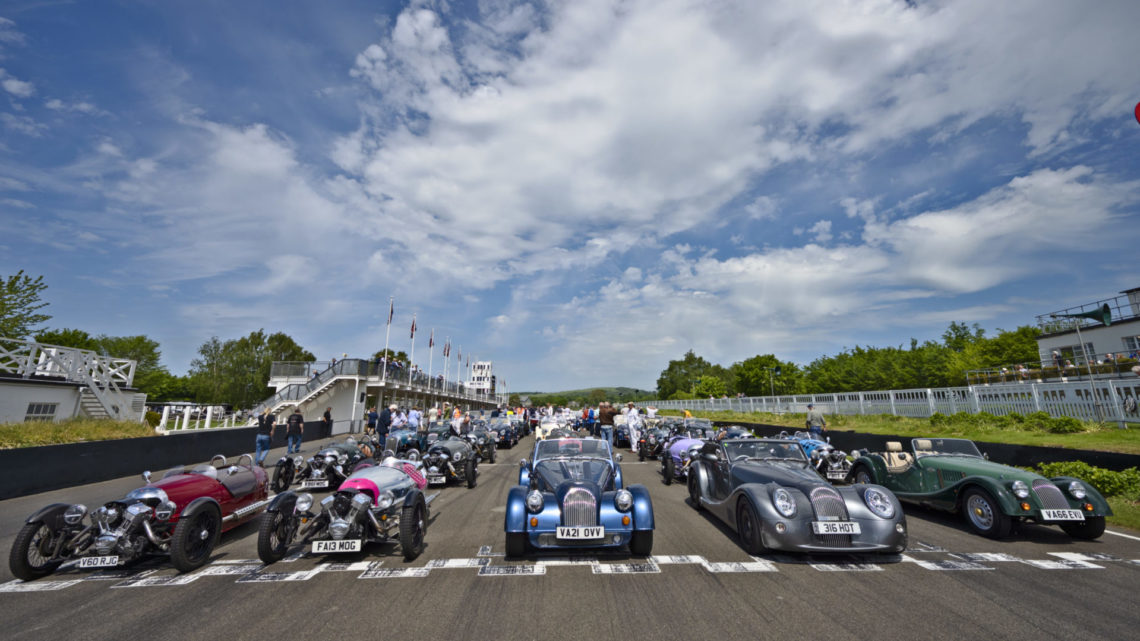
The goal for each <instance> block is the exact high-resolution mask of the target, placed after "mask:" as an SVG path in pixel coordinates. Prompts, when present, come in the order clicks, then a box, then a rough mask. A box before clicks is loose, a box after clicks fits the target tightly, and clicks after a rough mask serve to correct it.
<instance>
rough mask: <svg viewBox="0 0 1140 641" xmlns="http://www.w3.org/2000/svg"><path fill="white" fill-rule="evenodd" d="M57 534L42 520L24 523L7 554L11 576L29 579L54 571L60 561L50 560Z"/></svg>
mask: <svg viewBox="0 0 1140 641" xmlns="http://www.w3.org/2000/svg"><path fill="white" fill-rule="evenodd" d="M58 535H59V533H57V532H52V530H51V528H50V527H48V526H47V525H46V524H44V523H42V522H36V523H25V524H24V527H22V528H20V532H19V533H18V534H16V541H15V542H14V543H12V552H11V553H10V554H9V555H8V568H9V569H10V570H12V576H14V577H16V578H17V579H21V580H24V581H31V580H32V579H38V578H40V577H42V576H47V575H49V574H51V573H52V572H55V569H56V568H58V567H59V565H60V563H62V561H52V560H50V559H51V556H52V549H53V548H54V547H55V538H56V536H58Z"/></svg>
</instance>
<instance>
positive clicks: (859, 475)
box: [852, 465, 875, 484]
mask: <svg viewBox="0 0 1140 641" xmlns="http://www.w3.org/2000/svg"><path fill="white" fill-rule="evenodd" d="M852 477H853V478H854V479H855V482H856V483H863V484H867V483H874V482H875V479H873V478H871V471H870V470H868V469H867V466H866V465H860V466H859V467H857V468H855V473H854V474H853V475H852Z"/></svg>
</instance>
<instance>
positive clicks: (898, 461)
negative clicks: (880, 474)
mask: <svg viewBox="0 0 1140 641" xmlns="http://www.w3.org/2000/svg"><path fill="white" fill-rule="evenodd" d="M883 461H884V462H885V463H886V465H887V471H888V472H891V473H898V472H904V471H906V469H907V468H908V467H910V465H911V463H913V462H914V461H912V460H911V457H910V454H909V453H907V452H904V451H903V448H902V443H900V442H899V441H887V451H886V452H885V453H884V454H883Z"/></svg>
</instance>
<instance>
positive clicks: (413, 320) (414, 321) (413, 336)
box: [408, 314, 416, 338]
mask: <svg viewBox="0 0 1140 641" xmlns="http://www.w3.org/2000/svg"><path fill="white" fill-rule="evenodd" d="M415 337H416V315H415V314H412V335H411V336H409V337H408V338H415Z"/></svg>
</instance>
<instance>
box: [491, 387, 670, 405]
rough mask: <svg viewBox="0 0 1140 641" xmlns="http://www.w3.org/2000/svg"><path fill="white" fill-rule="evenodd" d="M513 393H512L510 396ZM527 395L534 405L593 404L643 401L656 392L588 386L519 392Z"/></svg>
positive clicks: (653, 395)
mask: <svg viewBox="0 0 1140 641" xmlns="http://www.w3.org/2000/svg"><path fill="white" fill-rule="evenodd" d="M513 395H514V394H513V393H512V396H513ZM519 396H527V397H529V398H530V400H531V402H533V403H534V404H535V405H546V404H547V403H550V404H552V405H570V406H575V405H577V406H582V405H586V404H589V405H595V404H597V403H598V401H609V402H611V403H614V404H615V405H616V404H618V403H626V402H628V401H634V402H637V401H644V400H649V399H652V398H656V397H657V392H655V391H651V390H642V389H637V388H634V387H590V388H586V389H575V390H566V391H562V392H519Z"/></svg>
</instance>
